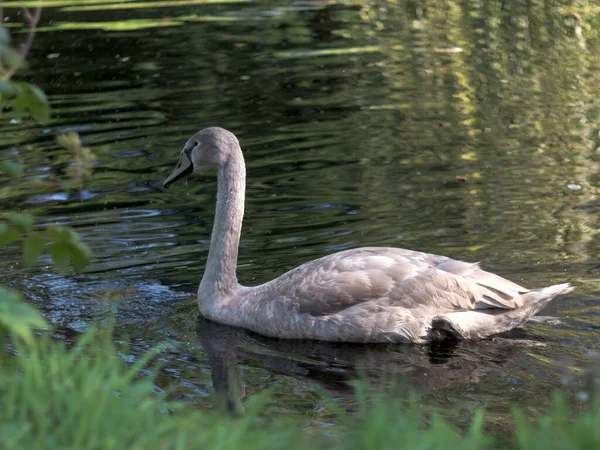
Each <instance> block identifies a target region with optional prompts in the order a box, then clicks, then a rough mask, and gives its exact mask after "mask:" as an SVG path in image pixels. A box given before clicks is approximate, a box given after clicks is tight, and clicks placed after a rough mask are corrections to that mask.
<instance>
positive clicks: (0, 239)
mask: <svg viewBox="0 0 600 450" xmlns="http://www.w3.org/2000/svg"><path fill="white" fill-rule="evenodd" d="M20 237H21V233H20V232H19V230H17V229H15V228H13V227H8V226H7V225H6V224H5V223H0V247H4V246H5V245H8V244H10V243H11V242H14V241H16V240H17V239H19V238H20Z"/></svg>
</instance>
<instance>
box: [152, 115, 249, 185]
mask: <svg viewBox="0 0 600 450" xmlns="http://www.w3.org/2000/svg"><path fill="white" fill-rule="evenodd" d="M239 145H240V144H239V142H238V140H237V138H236V137H235V136H234V135H233V133H231V132H229V131H227V130H224V129H223V128H218V127H211V128H205V129H204V130H202V131H199V132H198V133H196V134H195V135H193V136H192V137H191V138H190V139H189V140H188V141H187V142H186V143H185V146H184V147H183V150H181V153H180V155H179V162H178V163H177V166H175V169H174V170H173V172H171V175H169V176H168V177H167V179H166V180H165V182H164V183H163V186H164V187H165V188H168V187H169V186H171V185H172V184H173V183H175V182H177V181H178V180H180V179H181V178H183V177H185V176H186V175H189V174H191V173H193V172H204V171H206V170H217V169H218V168H219V167H221V166H223V165H224V164H225V163H226V162H227V160H228V159H229V155H230V154H231V151H232V150H235V149H237V148H239Z"/></svg>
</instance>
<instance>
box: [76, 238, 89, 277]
mask: <svg viewBox="0 0 600 450" xmlns="http://www.w3.org/2000/svg"><path fill="white" fill-rule="evenodd" d="M90 259H92V250H91V249H90V248H89V247H88V246H87V245H86V244H85V243H84V242H81V241H79V242H78V243H77V244H74V245H73V246H72V251H71V260H72V261H73V268H74V269H75V270H76V271H77V272H80V271H81V270H83V269H84V268H85V266H86V264H87V263H88V261H89V260H90Z"/></svg>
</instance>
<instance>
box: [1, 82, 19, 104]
mask: <svg viewBox="0 0 600 450" xmlns="http://www.w3.org/2000/svg"><path fill="white" fill-rule="evenodd" d="M15 95H16V91H15V86H14V85H13V83H12V81H9V80H5V81H0V96H2V97H3V98H4V99H5V100H8V99H11V98H13V97H14V96H15Z"/></svg>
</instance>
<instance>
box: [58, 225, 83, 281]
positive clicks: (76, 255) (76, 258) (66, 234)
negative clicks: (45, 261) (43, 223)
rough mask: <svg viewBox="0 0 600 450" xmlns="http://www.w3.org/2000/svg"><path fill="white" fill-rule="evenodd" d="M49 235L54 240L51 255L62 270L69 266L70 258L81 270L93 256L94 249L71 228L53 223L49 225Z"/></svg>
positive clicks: (74, 266)
mask: <svg viewBox="0 0 600 450" xmlns="http://www.w3.org/2000/svg"><path fill="white" fill-rule="evenodd" d="M48 236H49V238H50V240H51V241H52V244H51V245H50V250H49V253H50V256H51V257H52V260H53V261H54V264H56V266H57V267H58V268H59V269H60V270H65V269H66V268H67V262H68V260H69V259H70V260H71V261H72V262H73V268H74V269H75V270H77V271H80V270H82V269H83V268H84V267H85V265H86V264H87V262H88V261H89V260H90V259H91V258H92V250H91V249H90V248H89V247H88V246H87V245H86V244H85V243H84V242H82V241H81V239H80V238H79V235H78V234H77V233H76V232H75V231H73V230H72V229H71V228H69V227H64V226H61V225H51V226H50V227H48Z"/></svg>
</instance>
